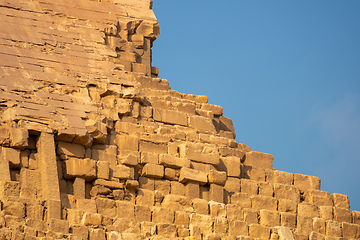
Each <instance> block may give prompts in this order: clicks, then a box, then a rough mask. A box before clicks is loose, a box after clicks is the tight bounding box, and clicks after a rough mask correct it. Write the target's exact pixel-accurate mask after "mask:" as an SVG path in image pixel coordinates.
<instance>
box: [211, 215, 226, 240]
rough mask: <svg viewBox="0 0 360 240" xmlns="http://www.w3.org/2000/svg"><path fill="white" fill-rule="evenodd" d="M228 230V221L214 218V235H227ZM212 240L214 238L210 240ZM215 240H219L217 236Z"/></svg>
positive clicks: (222, 218)
mask: <svg viewBox="0 0 360 240" xmlns="http://www.w3.org/2000/svg"><path fill="white" fill-rule="evenodd" d="M228 228H229V223H228V220H227V219H226V218H224V217H215V219H214V233H215V234H221V235H223V234H227V232H228ZM211 239H214V238H211ZM217 239H220V236H218V238H217Z"/></svg>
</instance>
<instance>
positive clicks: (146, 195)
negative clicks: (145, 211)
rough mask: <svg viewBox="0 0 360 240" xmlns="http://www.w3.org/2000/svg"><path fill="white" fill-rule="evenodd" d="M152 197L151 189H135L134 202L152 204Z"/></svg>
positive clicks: (153, 197)
mask: <svg viewBox="0 0 360 240" xmlns="http://www.w3.org/2000/svg"><path fill="white" fill-rule="evenodd" d="M154 199H155V195H154V192H153V191H151V190H147V189H141V188H139V189H138V190H137V196H136V204H140V205H147V206H154Z"/></svg>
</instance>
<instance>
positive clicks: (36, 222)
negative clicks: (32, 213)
mask: <svg viewBox="0 0 360 240" xmlns="http://www.w3.org/2000/svg"><path fill="white" fill-rule="evenodd" d="M25 221H26V226H29V227H31V228H33V229H35V230H36V231H43V232H46V231H47V229H48V225H47V224H46V222H44V221H43V220H40V219H33V218H29V217H27V218H26V220H25Z"/></svg>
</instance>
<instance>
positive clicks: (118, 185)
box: [91, 179, 124, 194]
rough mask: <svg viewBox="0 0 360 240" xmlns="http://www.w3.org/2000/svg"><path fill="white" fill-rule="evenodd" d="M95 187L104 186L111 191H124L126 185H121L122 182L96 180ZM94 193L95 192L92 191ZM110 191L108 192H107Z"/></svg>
mask: <svg viewBox="0 0 360 240" xmlns="http://www.w3.org/2000/svg"><path fill="white" fill-rule="evenodd" d="M93 183H94V187H93V189H94V188H95V187H97V186H104V187H106V188H110V189H123V188H124V184H123V183H120V182H115V181H107V180H105V179H96V180H95V181H94V182H93ZM91 191H93V190H91ZM105 191H108V190H105ZM102 194H107V193H102Z"/></svg>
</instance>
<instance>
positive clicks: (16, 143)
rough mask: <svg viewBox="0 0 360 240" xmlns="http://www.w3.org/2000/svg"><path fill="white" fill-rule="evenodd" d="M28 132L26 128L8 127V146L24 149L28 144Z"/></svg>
mask: <svg viewBox="0 0 360 240" xmlns="http://www.w3.org/2000/svg"><path fill="white" fill-rule="evenodd" d="M28 138H29V133H28V130H27V129H26V128H19V127H18V128H11V129H10V146H11V147H14V148H20V149H24V148H26V147H28V145H29V141H28Z"/></svg>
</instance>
